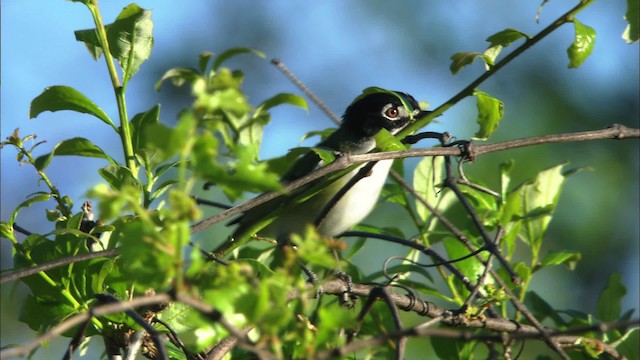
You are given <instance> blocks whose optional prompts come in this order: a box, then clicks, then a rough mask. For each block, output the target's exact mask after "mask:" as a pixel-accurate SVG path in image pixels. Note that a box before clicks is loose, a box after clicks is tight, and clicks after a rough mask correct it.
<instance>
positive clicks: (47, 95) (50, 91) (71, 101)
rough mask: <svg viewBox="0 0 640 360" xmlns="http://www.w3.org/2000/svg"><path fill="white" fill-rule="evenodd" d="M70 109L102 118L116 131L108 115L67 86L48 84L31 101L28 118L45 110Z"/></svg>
mask: <svg viewBox="0 0 640 360" xmlns="http://www.w3.org/2000/svg"><path fill="white" fill-rule="evenodd" d="M59 110H71V111H77V112H81V113H85V114H90V115H93V116H95V117H97V118H98V119H100V120H102V121H103V122H104V123H105V124H107V125H110V126H111V127H112V128H113V129H114V130H116V131H118V129H117V128H116V126H115V125H114V123H113V121H111V119H110V118H109V116H108V115H107V114H106V113H105V112H104V111H103V110H102V109H101V108H100V107H98V105H96V104H95V103H94V102H93V101H91V100H89V98H87V97H86V96H84V95H83V94H82V93H81V92H80V91H78V90H76V89H74V88H72V87H69V86H50V87H47V88H45V89H44V91H43V92H42V94H40V95H38V96H37V97H36V98H35V99H33V101H31V108H30V110H29V118H30V119H33V118H35V117H36V116H38V115H40V113H42V112H45V111H51V112H54V111H59Z"/></svg>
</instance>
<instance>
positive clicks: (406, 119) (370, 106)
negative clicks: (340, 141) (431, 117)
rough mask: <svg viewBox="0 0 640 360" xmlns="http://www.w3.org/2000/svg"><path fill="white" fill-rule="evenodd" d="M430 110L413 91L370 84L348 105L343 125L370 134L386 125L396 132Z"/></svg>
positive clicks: (390, 130)
mask: <svg viewBox="0 0 640 360" xmlns="http://www.w3.org/2000/svg"><path fill="white" fill-rule="evenodd" d="M428 113H429V111H424V110H421V109H420V105H419V104H418V102H417V101H416V99H414V98H413V96H411V95H409V94H406V93H403V92H400V91H389V90H384V89H381V88H377V87H370V88H367V89H365V90H364V91H363V93H362V95H360V96H358V97H357V98H356V99H355V100H354V101H353V102H352V103H351V104H350V105H349V106H348V107H347V110H346V111H345V112H344V115H343V116H342V127H343V128H348V129H349V130H351V131H352V132H354V133H361V134H362V135H364V136H368V137H371V136H374V135H375V134H377V133H378V132H379V131H380V130H382V129H387V130H388V131H389V132H391V133H392V134H395V133H397V132H399V131H400V130H402V128H404V127H405V126H406V125H407V124H409V123H410V122H412V121H414V120H415V119H419V118H421V117H423V116H425V115H426V114H428Z"/></svg>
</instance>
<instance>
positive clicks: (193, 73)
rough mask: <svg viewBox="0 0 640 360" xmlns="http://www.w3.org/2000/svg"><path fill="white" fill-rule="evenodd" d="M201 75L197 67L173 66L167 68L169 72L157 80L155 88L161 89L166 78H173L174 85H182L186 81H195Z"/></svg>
mask: <svg viewBox="0 0 640 360" xmlns="http://www.w3.org/2000/svg"><path fill="white" fill-rule="evenodd" d="M199 77H200V74H198V71H197V70H196V69H191V68H173V69H169V70H167V72H165V73H164V75H162V77H161V78H160V80H158V82H156V85H155V89H156V91H160V88H161V87H162V83H164V81H165V80H167V79H171V82H172V83H173V85H174V86H182V85H183V84H184V83H185V82H187V81H188V82H193V81H195V80H196V79H198V78H199Z"/></svg>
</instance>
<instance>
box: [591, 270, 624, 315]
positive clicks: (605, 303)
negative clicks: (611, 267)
mask: <svg viewBox="0 0 640 360" xmlns="http://www.w3.org/2000/svg"><path fill="white" fill-rule="evenodd" d="M626 294H627V289H626V288H625V287H624V285H623V284H622V275H621V274H620V273H617V272H614V273H611V275H610V276H609V281H608V282H607V285H606V286H605V288H604V289H603V290H602V292H601V293H600V297H599V298H598V307H597V309H596V316H597V317H598V319H600V320H602V321H605V322H608V321H616V320H618V318H619V317H620V314H621V313H622V304H621V300H622V298H623V297H624V296H625V295H626Z"/></svg>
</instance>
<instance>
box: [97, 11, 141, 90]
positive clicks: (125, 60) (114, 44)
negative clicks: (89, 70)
mask: <svg viewBox="0 0 640 360" xmlns="http://www.w3.org/2000/svg"><path fill="white" fill-rule="evenodd" d="M106 28H107V40H108V41H109V49H110V51H111V54H112V55H113V56H114V57H115V58H116V59H118V62H119V63H120V67H121V68H122V72H123V79H122V82H123V84H126V83H127V82H128V81H129V79H130V78H131V77H132V76H133V75H134V74H135V73H136V72H138V69H139V68H140V65H142V63H143V62H144V61H145V60H147V59H148V58H149V55H151V49H152V48H153V21H151V11H150V10H145V9H142V8H140V7H139V6H138V5H136V4H131V5H129V6H127V7H125V8H124V9H122V11H121V12H120V14H119V15H118V17H117V18H116V21H115V22H113V23H112V24H110V25H107V26H106Z"/></svg>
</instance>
